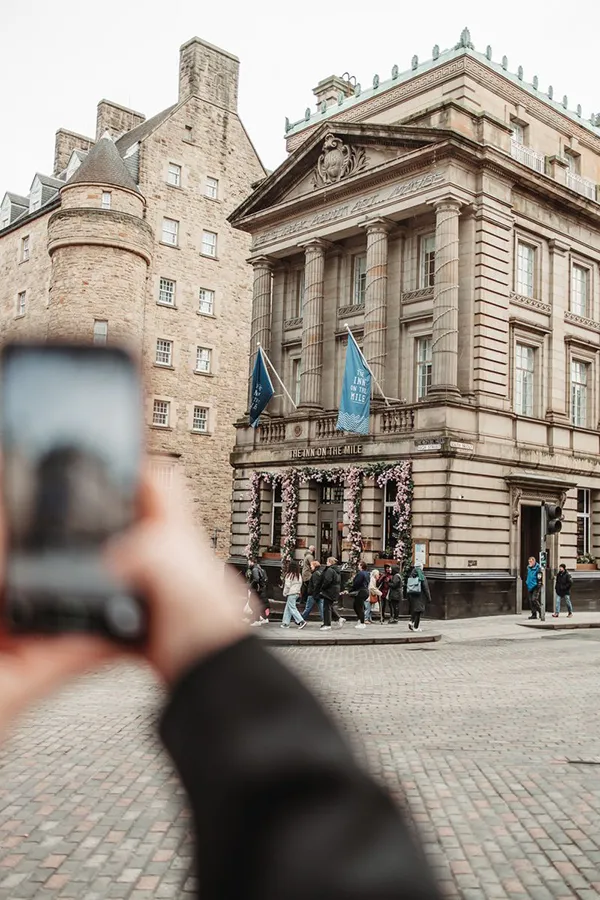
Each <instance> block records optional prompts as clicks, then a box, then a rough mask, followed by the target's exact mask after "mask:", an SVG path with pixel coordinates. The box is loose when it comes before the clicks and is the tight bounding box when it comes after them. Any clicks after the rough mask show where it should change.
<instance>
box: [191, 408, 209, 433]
mask: <svg viewBox="0 0 600 900" xmlns="http://www.w3.org/2000/svg"><path fill="white" fill-rule="evenodd" d="M192 431H202V432H204V433H205V434H206V432H207V431H208V410H207V408H206V406H194V415H193V418H192Z"/></svg>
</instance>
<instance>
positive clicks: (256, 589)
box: [246, 559, 271, 628]
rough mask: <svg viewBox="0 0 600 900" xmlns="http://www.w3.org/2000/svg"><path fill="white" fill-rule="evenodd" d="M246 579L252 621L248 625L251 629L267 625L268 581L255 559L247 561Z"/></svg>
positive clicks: (268, 611)
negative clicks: (249, 594) (250, 592)
mask: <svg viewBox="0 0 600 900" xmlns="http://www.w3.org/2000/svg"><path fill="white" fill-rule="evenodd" d="M246 578H247V579H248V583H249V585H250V589H251V591H252V595H251V596H250V599H249V604H250V608H251V609H252V613H253V621H252V622H251V623H250V625H251V627H252V628H256V627H257V626H259V625H268V624H269V613H270V612H271V610H270V609H269V598H268V590H267V589H268V584H269V579H268V578H267V573H266V572H265V570H264V569H263V567H262V566H261V565H260V563H258V562H257V561H256V560H255V559H250V560H249V561H248V571H247V572H246Z"/></svg>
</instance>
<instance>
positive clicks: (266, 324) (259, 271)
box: [250, 256, 273, 375]
mask: <svg viewBox="0 0 600 900" xmlns="http://www.w3.org/2000/svg"><path fill="white" fill-rule="evenodd" d="M250 265H251V266H252V268H253V269H254V283H253V285H252V324H251V326H250V375H252V369H253V368H254V360H255V358H256V351H257V349H258V345H259V344H260V345H261V347H263V348H264V349H265V350H266V352H267V353H268V352H269V349H270V345H271V293H272V289H273V263H272V261H271V260H270V259H269V258H268V257H267V256H257V257H256V258H255V259H251V260H250Z"/></svg>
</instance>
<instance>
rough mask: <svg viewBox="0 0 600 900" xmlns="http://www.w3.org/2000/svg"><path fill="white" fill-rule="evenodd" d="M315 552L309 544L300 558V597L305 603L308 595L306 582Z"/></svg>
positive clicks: (308, 578) (310, 571) (310, 572)
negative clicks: (301, 558) (302, 557)
mask: <svg viewBox="0 0 600 900" xmlns="http://www.w3.org/2000/svg"><path fill="white" fill-rule="evenodd" d="M315 553H316V549H315V547H314V546H313V545H312V544H311V545H310V547H309V548H308V550H307V551H306V553H305V554H304V559H303V560H302V591H301V592H300V599H301V600H302V602H303V603H306V600H307V597H308V582H309V581H310V576H311V575H312V564H313V562H314V561H315Z"/></svg>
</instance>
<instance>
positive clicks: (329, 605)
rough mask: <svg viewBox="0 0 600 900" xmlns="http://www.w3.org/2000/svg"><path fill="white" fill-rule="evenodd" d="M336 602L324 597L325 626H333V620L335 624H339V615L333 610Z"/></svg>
mask: <svg viewBox="0 0 600 900" xmlns="http://www.w3.org/2000/svg"><path fill="white" fill-rule="evenodd" d="M334 603H335V600H330V599H329V597H323V625H331V620H332V619H333V621H334V622H339V620H340V617H339V615H338V613H337V610H335V609H334V608H333V604H334Z"/></svg>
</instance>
